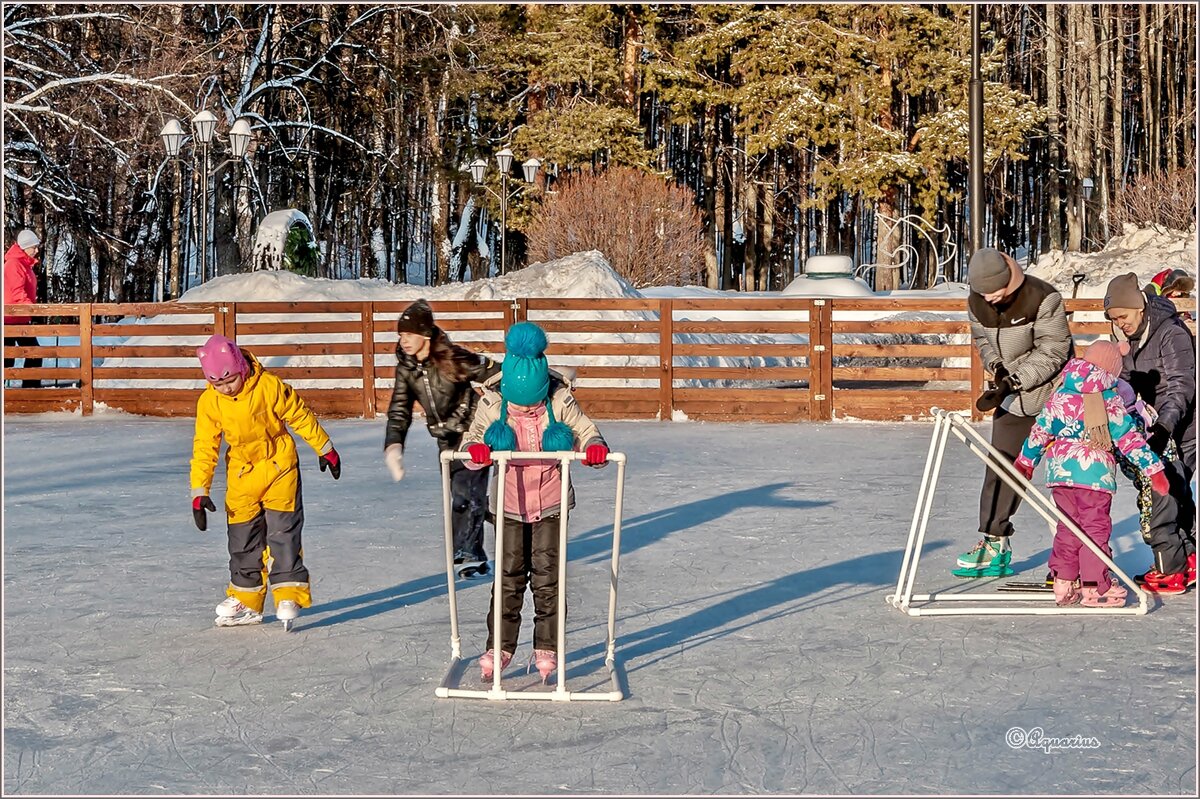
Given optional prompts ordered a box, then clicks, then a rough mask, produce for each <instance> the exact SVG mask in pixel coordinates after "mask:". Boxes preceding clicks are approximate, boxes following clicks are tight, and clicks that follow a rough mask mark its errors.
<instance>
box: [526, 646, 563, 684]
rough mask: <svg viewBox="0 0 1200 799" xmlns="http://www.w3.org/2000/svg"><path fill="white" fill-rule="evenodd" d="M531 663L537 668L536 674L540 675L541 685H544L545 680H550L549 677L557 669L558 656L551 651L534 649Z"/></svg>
mask: <svg viewBox="0 0 1200 799" xmlns="http://www.w3.org/2000/svg"><path fill="white" fill-rule="evenodd" d="M532 662H533V665H534V666H536V667H537V670H538V674H540V675H542V683H543V684H545V682H546V680H548V679H550V675H551V674H553V673H554V671H555V669H557V668H558V654H557V653H556V652H555V651H554V650H553V649H535V650H533V658H532ZM526 671H528V669H526Z"/></svg>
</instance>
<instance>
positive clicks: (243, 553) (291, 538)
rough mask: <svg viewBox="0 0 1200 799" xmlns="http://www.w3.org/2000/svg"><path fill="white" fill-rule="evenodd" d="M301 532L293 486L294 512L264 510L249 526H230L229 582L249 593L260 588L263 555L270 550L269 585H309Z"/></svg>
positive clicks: (299, 504) (300, 506) (301, 508)
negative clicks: (303, 556)
mask: <svg viewBox="0 0 1200 799" xmlns="http://www.w3.org/2000/svg"><path fill="white" fill-rule="evenodd" d="M303 528H304V502H303V500H302V498H301V496H300V486H299V484H297V486H296V509H295V510H293V511H278V510H263V512H262V513H260V514H258V515H257V516H255V517H254V518H253V519H251V520H250V521H248V522H243V523H240V524H231V525H229V582H230V584H232V585H234V586H236V587H238V588H244V589H247V590H250V591H255V590H258V589H260V588H261V587H262V584H263V570H264V568H265V566H264V564H263V553H264V552H265V551H266V549H267V548H268V547H269V548H270V550H271V555H270V557H271V568H270V576H269V578H268V579H269V580H270V583H271V585H273V586H280V585H283V584H285V583H292V584H296V583H300V584H303V585H308V582H309V580H308V569H307V568H306V567H305V566H304V560H303V558H302V557H301V555H302V546H301V540H300V532H301V530H302V529H303Z"/></svg>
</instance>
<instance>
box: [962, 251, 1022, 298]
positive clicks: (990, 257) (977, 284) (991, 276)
mask: <svg viewBox="0 0 1200 799" xmlns="http://www.w3.org/2000/svg"><path fill="white" fill-rule="evenodd" d="M967 280H968V281H969V282H970V284H971V291H974V292H975V293H976V294H991V293H992V292H995V291H999V290H1000V289H1002V288H1004V287H1005V286H1007V285H1008V283H1009V281H1010V280H1012V270H1011V269H1010V268H1009V266H1008V259H1007V258H1005V257H1004V253H1002V252H1000V251H999V250H997V249H995V248H994V247H981V248H979V249H978V250H976V251H975V254H974V255H972V256H971V260H970V262H968V264H967Z"/></svg>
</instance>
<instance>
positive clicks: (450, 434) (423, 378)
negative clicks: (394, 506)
mask: <svg viewBox="0 0 1200 799" xmlns="http://www.w3.org/2000/svg"><path fill="white" fill-rule="evenodd" d="M499 371H500V364H498V363H496V362H495V361H493V360H492V359H491V358H488V357H487V356H486V355H481V354H479V353H475V352H471V351H470V350H468V349H466V348H465V347H460V346H458V345H457V344H454V343H452V342H451V341H450V339H449V338H448V337H447V336H446V334H445V332H443V331H442V329H441V328H440V327H437V326H434V328H433V335H432V336H431V337H430V340H429V357H427V358H426V359H425V360H424V361H420V362H418V361H417V359H416V358H414V357H413V356H411V355H408V354H407V353H405V352H404V350H402V349H400V344H399V343H397V344H396V384H395V388H393V389H392V401H391V404H389V405H388V421H387V432H386V433H385V434H384V438H383V446H384V449H387V447H388V446H390V445H392V444H400V445H402V446H403V444H404V442H405V439H406V438H407V436H408V428H409V427H410V426H411V425H412V411H413V403H414V402H418V403H420V404H421V408H422V409H424V411H425V424H426V426H427V427H428V428H429V434H430V435H432V436H433V437H434V438H435V439H437V442H438V449H439V450H447V449H454V448H455V447H457V446H458V442H459V440H460V439H461V438H462V434H463V433H464V432H466V431H467V429H468V428H470V426H471V417H472V416H473V415H474V413H475V403H476V401H477V400H478V399H479V395H478V394H477V393H476V392H475V389H473V388H472V387H471V382H472V381H474V382H476V383H482V382H483V381H484V380H487V379H488V378H489V377H491V376H492V375H494V374H496V373H497V372H499Z"/></svg>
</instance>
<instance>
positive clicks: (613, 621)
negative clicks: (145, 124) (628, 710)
mask: <svg viewBox="0 0 1200 799" xmlns="http://www.w3.org/2000/svg"><path fill="white" fill-rule="evenodd" d="M585 457H587V456H586V455H585V454H584V453H582V452H510V451H504V452H493V453H492V459H493V460H494V461H495V464H496V472H497V474H496V494H497V497H496V508H497V509H500V508H503V507H504V483H505V479H504V478H505V471H506V470H507V468H508V462H509V461H512V460H549V459H557V460H559V461H560V462H561V466H562V493H561V495H560V498H559V507H560V508H561V509H562V510H561V513H560V514H559V524H558V640H557V642H556V647H555V649H556V651H557V654H558V670H557V673H556V674H555V680H554V690H553V691H533V690H508V689H505V688H502V687H500V677H501V671H502V669H501V668H500V662H499V657H500V647H499V646H496V647H495V653H496V658H497V660H496V662H495V663H494V664H493V668H492V684H491V688H490V689H487V690H483V689H470V688H457V687H454V684H455V682H456V681H457V680H458V679H459V678H461V676H462V675H461V672H462V671H463V669H462V666H463V664H464V659H463V656H462V644H461V640H460V638H459V635H458V600H457V594H456V592H455V584H454V580H455V573H454V531H453V529H452V525H451V520H452V510H451V497H450V462H451V461H453V460H467V459H468V458H470V455H468V454H467V453H465V452H443V453H441V464H442V515H443V517H444V518H445V533H446V535H445V538H446V582H447V583H448V585H449V588H450V665H449V667H448V668H447V669H446V674H445V676H444V677H442V682H441V684H440V685H439V686H438V687H437V690H436V691H435V694H436V695H437V696H438V697H439V698H441V699H446V698H466V699H493V700H507V699H535V700H536V699H540V700H550V701H557V702H572V701H577V700H580V699H592V700H602V701H607V702H618V701H620V700H622V699H624V698H625V693H624V692H623V691H622V690H621V680H620V678H619V675H618V664H617V655H616V649H617V639H616V630H617V567H618V565H619V561H620V556H621V504H622V501H623V497H624V494H625V455H624V453H621V452H610V453H609V454H608V460H609V461H610V462H612V463H615V464H616V465H617V491H616V510H615V514H614V517H613V545H612V561H611V565H610V571H609V589H608V640H607V642H606V649H605V656H604V664H605V666H606V667H607V669H608V682H609V686H610V687H611V690H609V691H568V690H567V657H566V656H567V624H566V620H567V517H568V515H569V510H568V505H569V504H570V503H569V492H570V490H571V469H570V464H571V463H572V462H574V461H581V460H583V459H584V458H585ZM496 518H497V521H498V522H499V523H498V524H497V525H496V548H495V550H494V551H495V552H496V568H495V569H493V570H492V573H493V574H494V575H495V577H494V582H493V584H492V585H493V587H492V601H493V607H492V618H493V619H494V620H495V621H494V631H493V632H494V635H493V638H494V640H495V641H497V642H498V641H501V640H503V636H502V634H501V632H502V630H501V628H502V627H503V625H504V618H503V616H502V614H501V610H500V603H501V600H502V599H503V594H502V592H501V590H500V580H501V578H502V577H503V575H504V569H503V567H502V565H501V560H502V557H503V556H502V553H503V552H504V514H503V513H502V512H497V514H496ZM468 665H469V664H468ZM456 673H458V676H457V677H456Z"/></svg>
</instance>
